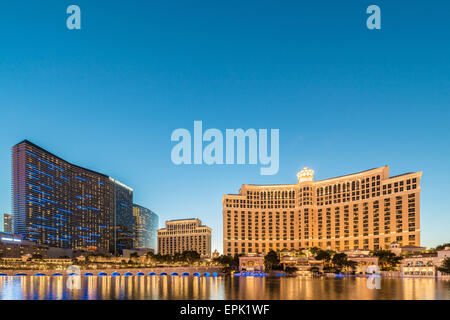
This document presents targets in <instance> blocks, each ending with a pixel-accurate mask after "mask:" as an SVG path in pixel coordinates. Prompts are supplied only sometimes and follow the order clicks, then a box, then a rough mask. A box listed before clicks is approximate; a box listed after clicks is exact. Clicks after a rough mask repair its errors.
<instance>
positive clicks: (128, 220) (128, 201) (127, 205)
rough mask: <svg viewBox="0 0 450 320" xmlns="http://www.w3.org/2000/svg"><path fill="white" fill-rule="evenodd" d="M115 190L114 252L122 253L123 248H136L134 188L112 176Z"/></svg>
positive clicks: (113, 190) (111, 180) (113, 189)
mask: <svg viewBox="0 0 450 320" xmlns="http://www.w3.org/2000/svg"><path fill="white" fill-rule="evenodd" d="M109 180H110V182H111V184H112V192H113V208H114V209H113V210H114V212H115V214H114V216H113V220H114V227H113V230H114V232H113V233H114V241H113V243H114V244H115V248H114V250H113V251H114V252H117V253H122V250H123V249H130V248H134V242H135V237H136V233H135V219H134V216H133V189H131V188H130V187H128V186H126V185H124V184H123V183H121V182H119V181H117V180H115V179H112V178H110V179H109Z"/></svg>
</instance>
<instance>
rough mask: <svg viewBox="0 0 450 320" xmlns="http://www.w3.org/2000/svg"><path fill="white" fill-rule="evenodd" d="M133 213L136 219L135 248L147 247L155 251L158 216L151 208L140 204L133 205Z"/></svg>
mask: <svg viewBox="0 0 450 320" xmlns="http://www.w3.org/2000/svg"><path fill="white" fill-rule="evenodd" d="M133 214H134V217H135V219H136V242H135V247H136V248H148V249H153V250H155V251H156V232H157V230H158V225H159V218H158V215H157V214H156V213H154V212H153V211H152V210H150V209H147V208H144V207H142V206H138V205H136V204H135V205H133Z"/></svg>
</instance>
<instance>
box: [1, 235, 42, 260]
mask: <svg viewBox="0 0 450 320" xmlns="http://www.w3.org/2000/svg"><path fill="white" fill-rule="evenodd" d="M47 252H48V247H47V246H44V245H38V244H36V243H35V242H32V241H27V240H23V239H22V236H20V235H17V234H10V233H5V232H0V258H20V257H22V256H24V255H27V254H28V255H30V256H33V255H40V256H41V257H42V258H47Z"/></svg>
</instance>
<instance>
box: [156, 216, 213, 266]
mask: <svg viewBox="0 0 450 320" xmlns="http://www.w3.org/2000/svg"><path fill="white" fill-rule="evenodd" d="M184 251H197V252H198V253H199V254H200V255H201V257H202V258H211V228H210V227H207V226H204V225H202V222H201V221H200V220H199V219H179V220H170V221H167V222H166V227H165V228H163V229H159V230H158V253H160V254H170V255H173V254H175V253H182V252H184Z"/></svg>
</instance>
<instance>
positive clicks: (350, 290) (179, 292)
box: [0, 276, 450, 300]
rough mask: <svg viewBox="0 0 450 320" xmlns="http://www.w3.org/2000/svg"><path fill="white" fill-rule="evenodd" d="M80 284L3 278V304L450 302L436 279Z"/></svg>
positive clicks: (95, 280)
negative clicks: (377, 285) (372, 286)
mask: <svg viewBox="0 0 450 320" xmlns="http://www.w3.org/2000/svg"><path fill="white" fill-rule="evenodd" d="M78 284H79V288H78V289H76V288H75V289H70V287H73V285H74V282H71V281H69V282H68V277H67V276H65V277H61V276H60V277H58V276H24V277H0V300H61V299H62V300H67V299H75V300H86V299H88V300H96V299H104V300H106V299H110V300H111V299H113V300H114V299H136V300H140V299H146V300H155V299H169V300H170V299H188V300H190V299H200V300H208V299H214V300H228V299H237V300H238V299H248V300H260V299H267V300H317V299H319V300H322V299H325V300H358V299H371V300H372V299H402V300H404V299H406V300H423V299H432V300H433V299H445V300H450V281H449V280H435V279H380V289H370V288H369V287H370V286H369V287H368V285H367V279H365V278H353V277H349V278H342V279H335V278H303V277H292V278H283V277H282V278H268V277H231V276H225V277H217V278H212V277H210V278H207V277H192V276H189V277H183V276H129V277H126V276H116V277H111V276H103V277H99V276H90V277H85V276H82V277H80V281H79V283H78ZM75 287H77V284H76V283H75Z"/></svg>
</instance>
